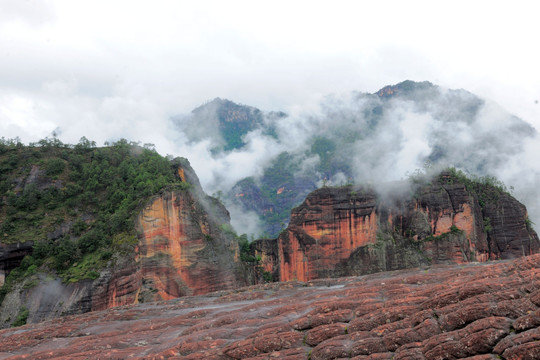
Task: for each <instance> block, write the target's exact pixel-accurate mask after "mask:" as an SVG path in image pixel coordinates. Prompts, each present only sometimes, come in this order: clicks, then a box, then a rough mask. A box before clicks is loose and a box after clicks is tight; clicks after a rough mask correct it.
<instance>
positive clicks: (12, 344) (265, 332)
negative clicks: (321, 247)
mask: <svg viewBox="0 0 540 360" xmlns="http://www.w3.org/2000/svg"><path fill="white" fill-rule="evenodd" d="M539 306H540V255H532V256H526V257H521V258H518V259H514V260H501V261H494V262H487V263H482V264H478V263H477V264H463V265H436V266H432V267H426V268H424V269H414V270H400V271H394V272H384V273H377V274H371V275H364V276H359V277H346V278H337V279H326V280H313V281H308V282H298V281H292V282H285V283H272V284H265V285H257V286H250V287H244V288H241V289H237V290H227V291H220V292H214V293H210V294H207V295H198V296H187V297H183V298H178V299H173V300H169V301H163V302H156V303H148V304H139V305H129V306H121V307H115V308H112V309H108V310H104V311H95V312H91V313H87V314H81V315H71V316H66V317H63V318H60V319H55V320H49V321H46V322H42V323H39V324H29V325H24V326H22V327H20V328H15V329H5V330H1V331H0V358H1V359H10V360H15V359H70V360H72V359H89V358H94V359H127V358H131V359H221V360H232V359H252V360H255V359H257V360H259V359H260V360H262V359H312V360H318V359H394V360H398V359H418V360H420V359H458V358H467V359H475V360H484V359H538V358H539V357H540V331H539V328H538V325H540V307H539Z"/></svg>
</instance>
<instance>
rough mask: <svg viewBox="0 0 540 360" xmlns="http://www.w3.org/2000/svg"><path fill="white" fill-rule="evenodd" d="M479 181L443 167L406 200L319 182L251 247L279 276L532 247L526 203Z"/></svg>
mask: <svg viewBox="0 0 540 360" xmlns="http://www.w3.org/2000/svg"><path fill="white" fill-rule="evenodd" d="M483 186H484V187H478V189H477V191H475V190H471V189H469V190H468V189H467V188H466V186H465V185H464V184H463V183H459V182H456V179H454V178H453V177H452V175H451V174H449V173H444V174H442V175H441V176H440V177H438V178H436V179H435V181H433V183H432V184H429V185H423V186H420V187H418V188H417V189H416V194H415V196H413V197H409V198H408V199H406V198H404V197H403V196H402V195H395V194H394V195H392V194H386V196H385V197H384V198H381V197H378V196H377V195H376V193H375V192H373V191H366V190H362V189H354V188H352V187H341V188H323V189H319V190H317V191H315V192H313V193H311V194H310V195H309V196H308V198H307V199H306V200H305V201H304V203H303V204H302V205H300V206H299V207H297V208H296V209H294V210H293V212H292V214H291V221H290V224H289V226H288V228H287V229H286V230H285V231H283V232H282V233H281V234H280V236H279V237H278V239H277V240H275V244H274V245H273V246H271V245H269V244H267V245H265V247H264V248H261V246H260V244H257V243H256V244H254V245H253V246H252V249H253V251H254V253H255V254H256V255H260V256H261V259H262V266H263V268H264V269H265V270H266V271H268V272H270V273H276V274H278V275H277V276H276V278H277V279H279V280H280V281H289V280H299V281H307V280H311V279H318V278H324V277H335V276H349V275H360V274H366V273H372V272H377V271H386V270H395V269H403V268H410V267H417V266H420V265H429V264H438V263H465V262H473V261H481V262H482V261H487V260H490V259H491V260H493V259H507V258H515V257H518V256H523V255H530V254H533V253H537V252H538V251H539V250H540V242H539V239H538V236H537V234H536V233H535V232H534V231H533V230H532V229H531V228H530V227H529V225H528V224H529V222H528V219H527V212H526V209H525V207H524V206H523V205H522V204H521V203H519V202H518V201H517V200H515V199H514V198H512V197H511V196H510V195H508V194H506V193H504V192H501V191H498V190H497V189H495V188H494V187H490V186H488V185H483ZM266 241H267V240H266Z"/></svg>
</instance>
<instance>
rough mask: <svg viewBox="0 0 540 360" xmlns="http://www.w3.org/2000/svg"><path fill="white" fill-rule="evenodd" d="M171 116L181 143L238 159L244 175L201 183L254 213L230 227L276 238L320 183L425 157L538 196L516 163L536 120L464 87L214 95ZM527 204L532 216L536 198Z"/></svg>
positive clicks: (423, 162)
mask: <svg viewBox="0 0 540 360" xmlns="http://www.w3.org/2000/svg"><path fill="white" fill-rule="evenodd" d="M175 125H176V129H177V131H178V133H179V134H183V136H184V137H185V138H187V139H188V141H189V143H191V144H196V143H200V142H203V141H207V142H208V143H209V145H208V146H209V147H210V149H211V150H212V151H211V156H212V161H226V162H233V161H243V162H245V163H246V166H245V168H243V169H242V172H241V173H242V174H245V173H249V172H250V171H251V174H250V175H249V176H245V175H243V176H241V177H239V176H238V175H237V174H236V173H224V172H220V173H218V174H216V175H215V179H205V188H207V189H209V190H210V191H212V192H214V193H220V194H223V200H224V202H225V204H226V205H227V206H228V207H229V208H231V209H233V208H235V209H236V208H239V209H241V210H242V211H243V212H244V213H245V214H248V213H255V214H256V216H257V217H258V218H259V220H260V226H259V228H258V229H255V230H254V229H253V226H251V227H250V226H246V225H245V224H241V223H240V222H239V223H238V224H237V226H238V230H239V231H240V232H246V233H250V232H254V235H255V236H259V237H276V236H277V235H278V234H279V233H280V232H281V231H282V230H283V229H284V228H285V227H286V226H287V224H288V223H289V220H290V211H291V209H292V208H293V207H295V206H298V205H300V203H302V201H303V200H304V198H305V197H306V195H307V194H308V193H310V192H311V191H313V190H315V189H317V188H319V187H321V186H322V185H323V184H326V185H332V186H339V185H345V184H366V183H371V184H377V183H378V182H380V179H385V181H392V180H400V179H403V178H405V177H407V175H408V174H411V173H413V172H414V171H415V170H416V169H421V168H423V167H425V166H428V167H433V168H436V169H439V170H442V169H444V168H446V167H456V168H459V169H462V170H464V171H466V172H468V173H471V174H477V175H479V176H485V175H490V176H493V175H495V176H498V177H502V178H503V180H504V181H505V182H507V183H512V184H513V185H517V186H516V188H519V189H520V193H519V194H518V195H519V196H520V198H522V199H528V198H530V197H532V196H538V195H539V194H538V193H537V190H536V186H535V184H536V180H538V179H540V173H538V172H537V171H527V170H526V169H525V167H524V165H523V162H524V161H526V159H528V158H529V157H530V156H529V155H527V154H526V151H527V149H526V147H527V142H528V141H529V140H533V139H536V140H537V139H538V134H537V132H536V131H535V129H534V128H533V127H532V126H530V125H529V124H528V123H526V122H524V121H523V120H521V119H519V118H517V117H515V116H513V115H511V114H508V113H507V112H505V111H504V110H503V109H501V108H499V107H497V106H496V105H495V104H493V103H491V102H489V101H485V100H483V99H481V98H479V97H477V96H475V95H474V94H471V93H470V92H468V91H466V90H451V89H445V88H441V87H439V86H436V85H434V84H431V83H429V82H413V81H404V82H402V83H399V84H396V85H391V86H386V87H384V88H382V89H381V90H379V91H377V92H375V93H373V94H369V93H360V92H353V93H351V94H346V95H333V96H327V97H325V98H324V99H323V100H321V102H320V103H319V104H317V106H313V107H311V108H309V110H305V111H304V112H302V111H295V112H294V113H293V114H285V113H283V112H279V113H276V112H264V111H260V110H258V109H256V108H253V107H250V106H245V105H239V104H235V103H233V102H231V101H228V100H221V99H216V100H213V101H211V102H209V103H208V104H205V105H203V106H201V107H199V108H197V109H196V110H194V111H193V112H192V113H191V114H189V115H187V116H184V117H178V118H177V119H176V120H175ZM231 133H233V134H235V136H231ZM261 144H262V145H261ZM257 149H260V150H257ZM239 159H241V160H239ZM510 164H511V165H510ZM196 168H197V166H196ZM247 169H252V170H249V171H248V170H247ZM239 173H240V172H239ZM524 179H531V181H526V180H524ZM533 179H535V180H533ZM529 207H530V208H531V212H532V213H533V215H532V217H533V218H534V219H536V218H537V217H539V218H540V209H538V210H537V209H536V203H535V202H531V203H530V204H529ZM238 217H240V216H238ZM233 220H234V219H233ZM251 225H253V224H251Z"/></svg>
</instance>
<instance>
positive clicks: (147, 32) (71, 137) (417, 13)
mask: <svg viewBox="0 0 540 360" xmlns="http://www.w3.org/2000/svg"><path fill="white" fill-rule="evenodd" d="M537 10H538V9H537V7H536V6H535V1H515V0H514V1H511V2H510V1H505V2H498V1H451V2H450V1H446V2H442V1H325V2H320V1H319V2H318V1H265V2H262V1H230V0H229V1H197V2H195V1H133V0H130V1H111V0H108V1H73V0H66V1H45V0H44V1H37V0H0V135H1V136H4V137H6V138H12V137H15V136H19V137H21V139H22V140H23V141H24V142H28V141H36V140H38V139H40V138H43V137H45V136H50V135H51V133H52V131H54V130H55V129H60V131H61V133H60V134H61V135H60V138H61V139H62V140H63V141H65V142H71V143H73V142H77V141H78V139H79V138H80V137H81V136H83V135H84V136H86V137H88V138H90V139H92V140H95V141H96V142H97V143H98V144H102V143H103V142H104V141H105V140H109V139H117V138H119V137H125V138H128V139H129V140H134V141H137V140H138V141H141V142H143V143H146V142H150V143H154V144H156V146H157V149H158V151H160V152H161V153H163V154H166V153H171V154H173V155H182V154H178V153H175V152H178V151H181V149H179V148H177V147H175V144H174V143H173V142H172V141H171V138H170V137H167V132H168V131H170V129H168V126H169V118H170V117H171V116H173V115H175V114H181V113H187V112H189V111H191V110H192V109H193V108H194V107H196V106H198V105H200V104H201V103H204V102H205V101H207V100H210V99H213V98H215V97H221V98H228V99H231V100H233V101H235V102H239V103H243V104H248V105H252V106H256V107H259V108H261V109H262V110H284V111H286V112H289V113H293V114H294V112H295V111H298V109H302V110H303V111H305V109H309V107H310V106H313V104H314V103H316V101H317V99H319V98H320V97H321V96H324V95H327V94H330V93H343V92H349V91H352V90H358V91H362V92H375V91H377V90H378V89H379V88H381V87H383V86H385V85H389V84H395V83H398V82H400V81H403V80H405V79H412V80H418V81H423V80H428V81H431V82H433V83H436V84H438V85H441V86H444V87H448V88H464V89H467V90H469V91H471V92H473V93H475V94H477V95H479V96H481V97H484V98H487V99H490V100H493V101H495V102H497V103H499V104H500V105H501V106H502V107H503V108H505V109H506V110H508V111H509V112H511V113H514V114H516V115H518V116H520V117H521V118H523V119H524V120H526V121H528V122H530V123H532V124H533V125H534V126H535V127H536V128H537V129H540V105H539V104H537V103H536V102H537V101H539V100H540V70H539V68H540V51H539V48H538V42H539V39H538V37H539V34H540V21H538V14H539V12H538V11H537Z"/></svg>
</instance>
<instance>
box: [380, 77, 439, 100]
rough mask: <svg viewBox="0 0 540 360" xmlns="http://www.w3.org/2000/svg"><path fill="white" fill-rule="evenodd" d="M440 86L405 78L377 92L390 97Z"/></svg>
mask: <svg viewBox="0 0 540 360" xmlns="http://www.w3.org/2000/svg"><path fill="white" fill-rule="evenodd" d="M437 87H438V86H436V85H433V84H432V83H430V82H429V81H422V82H417V81H412V80H405V81H402V82H400V83H398V84H395V85H388V86H385V87H383V88H382V89H380V90H379V91H377V92H376V93H375V94H376V95H378V96H379V97H382V98H390V97H393V96H396V95H404V94H407V93H411V92H416V91H418V90H428V89H435V88H437Z"/></svg>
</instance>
